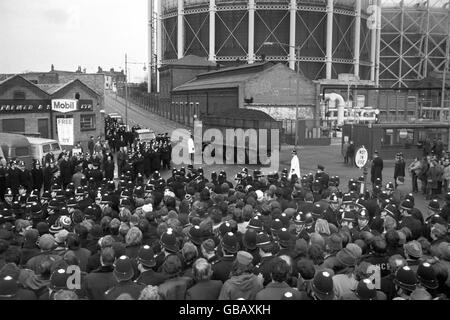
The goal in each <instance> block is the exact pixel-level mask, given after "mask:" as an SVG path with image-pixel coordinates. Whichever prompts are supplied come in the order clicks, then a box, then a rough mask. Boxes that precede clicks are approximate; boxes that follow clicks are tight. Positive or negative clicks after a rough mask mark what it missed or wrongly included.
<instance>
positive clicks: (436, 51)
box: [379, 0, 450, 87]
mask: <svg viewBox="0 0 450 320" xmlns="http://www.w3.org/2000/svg"><path fill="white" fill-rule="evenodd" d="M382 4H383V6H382V9H381V25H382V28H381V39H380V71H379V72H380V75H379V76H380V84H381V85H383V86H387V87H411V86H414V85H415V83H416V82H417V81H418V80H421V79H423V78H425V77H427V76H428V75H429V73H430V72H432V71H434V70H439V71H442V70H443V68H444V65H445V61H446V56H445V50H446V49H445V47H446V42H447V38H448V32H447V19H448V17H449V12H448V10H449V9H450V1H448V0H424V1H419V0H412V1H407V2H404V1H394V0H387V1H384V0H383V2H382Z"/></svg>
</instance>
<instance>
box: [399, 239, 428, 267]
mask: <svg viewBox="0 0 450 320" xmlns="http://www.w3.org/2000/svg"><path fill="white" fill-rule="evenodd" d="M403 249H404V251H405V258H406V263H407V266H408V267H410V268H411V270H413V271H414V272H416V271H417V268H418V267H419V265H420V263H421V258H422V256H423V253H422V245H421V244H420V242H418V241H416V240H413V241H410V242H408V243H405V245H404V246H403Z"/></svg>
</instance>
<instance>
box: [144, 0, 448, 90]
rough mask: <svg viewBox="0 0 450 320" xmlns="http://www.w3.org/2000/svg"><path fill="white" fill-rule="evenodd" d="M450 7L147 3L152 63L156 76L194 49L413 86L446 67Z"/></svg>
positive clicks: (436, 3) (314, 74)
mask: <svg viewBox="0 0 450 320" xmlns="http://www.w3.org/2000/svg"><path fill="white" fill-rule="evenodd" d="M449 10H450V6H449V1H448V0H425V1H420V0H383V1H380V0H301V1H296V0H234V1H230V0H164V1H162V0H157V1H149V18H150V23H149V26H150V30H149V35H150V38H151V39H150V40H151V41H149V52H151V55H150V57H149V61H150V65H151V66H152V70H153V71H154V74H153V75H154V76H157V72H156V70H157V67H160V66H162V65H165V64H167V63H170V62H171V61H174V60H176V59H180V58H182V57H184V56H186V55H190V54H192V55H197V56H200V57H206V58H208V59H209V60H210V61H212V62H218V63H220V64H227V63H235V62H236V61H237V62H239V63H249V64H251V63H254V62H258V61H261V60H263V59H265V60H268V61H277V62H284V63H286V64H288V65H289V67H290V68H291V69H294V68H295V65H296V62H297V61H298V63H299V66H300V70H301V71H302V73H303V74H304V75H305V76H306V77H308V78H309V79H311V80H319V79H338V75H339V74H341V73H347V74H348V73H352V74H354V75H355V76H357V78H359V79H362V80H372V81H373V82H374V84H375V85H376V86H383V87H411V86H412V87H414V86H416V84H417V83H418V82H419V81H421V80H422V79H424V78H426V77H428V76H429V74H430V73H431V72H433V71H443V70H444V67H445V63H446V60H447V59H446V50H447V47H448V46H446V44H447V43H448V37H449V33H450V32H449ZM375 18H378V19H377V20H376V19H375ZM269 43H270V44H271V45H268V44H269ZM150 76H152V73H150Z"/></svg>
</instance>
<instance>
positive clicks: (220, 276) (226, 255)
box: [212, 232, 239, 282]
mask: <svg viewBox="0 0 450 320" xmlns="http://www.w3.org/2000/svg"><path fill="white" fill-rule="evenodd" d="M220 244H221V246H222V256H221V257H220V258H219V259H218V260H217V262H215V263H214V264H213V278H212V279H213V280H221V281H222V282H225V281H226V280H227V279H228V277H229V275H230V271H231V267H232V264H233V261H234V259H235V257H236V253H237V252H238V250H239V243H238V240H237V237H236V235H235V234H234V233H232V232H227V233H226V234H225V235H224V236H223V237H222V241H221V242H220Z"/></svg>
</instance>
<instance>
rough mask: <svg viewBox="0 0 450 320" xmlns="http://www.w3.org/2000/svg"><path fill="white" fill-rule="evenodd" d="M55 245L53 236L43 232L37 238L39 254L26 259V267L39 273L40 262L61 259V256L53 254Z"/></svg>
mask: <svg viewBox="0 0 450 320" xmlns="http://www.w3.org/2000/svg"><path fill="white" fill-rule="evenodd" d="M55 246H56V241H55V238H54V237H53V236H52V235H50V234H44V235H42V236H41V237H40V238H39V248H40V249H41V252H40V253H39V255H37V256H35V257H33V258H31V259H30V260H28V262H27V264H26V266H27V269H31V270H33V271H34V272H35V273H39V271H40V269H41V264H42V262H43V261H45V260H52V261H58V260H62V256H60V255H57V254H54V252H53V248H54V247H55Z"/></svg>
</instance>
